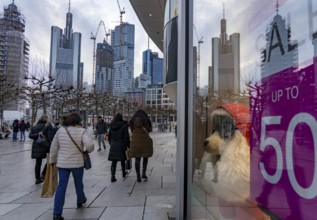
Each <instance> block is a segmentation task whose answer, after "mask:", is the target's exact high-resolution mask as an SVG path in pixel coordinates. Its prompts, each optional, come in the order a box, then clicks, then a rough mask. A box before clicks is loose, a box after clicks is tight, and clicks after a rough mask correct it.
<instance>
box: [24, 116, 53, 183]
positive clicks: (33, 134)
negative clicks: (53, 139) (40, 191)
mask: <svg viewBox="0 0 317 220" xmlns="http://www.w3.org/2000/svg"><path fill="white" fill-rule="evenodd" d="M49 124H50V122H49V118H48V116H47V115H42V117H41V118H40V119H39V120H38V121H37V123H36V124H35V125H34V126H33V127H32V129H31V131H30V133H29V138H31V139H33V143H32V155H31V156H32V159H35V184H39V183H42V182H43V180H44V176H45V172H46V166H44V169H43V171H42V175H41V166H42V159H43V158H46V154H47V153H48V152H49V151H48V150H49V149H48V148H45V147H42V146H40V145H39V144H38V142H37V139H38V138H39V136H40V135H43V130H44V129H45V127H46V126H48V125H49Z"/></svg>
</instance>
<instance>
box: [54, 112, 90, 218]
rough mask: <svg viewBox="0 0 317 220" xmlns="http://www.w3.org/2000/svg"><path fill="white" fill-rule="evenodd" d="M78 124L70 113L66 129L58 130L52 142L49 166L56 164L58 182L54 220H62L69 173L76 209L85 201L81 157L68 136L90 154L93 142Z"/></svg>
mask: <svg viewBox="0 0 317 220" xmlns="http://www.w3.org/2000/svg"><path fill="white" fill-rule="evenodd" d="M80 124H81V117H80V115H79V114H78V113H75V112H72V113H70V114H69V115H68V116H67V118H66V126H67V127H66V126H64V127H61V128H60V129H58V131H57V133H56V135H55V136H54V139H53V141H52V145H51V149H50V161H49V162H50V163H51V164H52V163H56V166H57V168H58V174H59V182H58V186H57V190H56V194H55V198H54V213H53V215H54V218H53V219H54V220H62V219H64V218H63V217H62V212H63V206H64V203H65V194H66V189H67V184H68V180H69V175H70V173H72V175H73V178H74V183H75V188H76V194H77V207H78V208H80V207H82V205H83V204H84V203H85V202H86V201H87V198H86V196H85V193H84V185H83V174H84V159H83V155H82V153H81V152H80V151H79V149H78V148H77V147H76V145H75V144H74V143H73V141H72V140H71V138H70V136H71V137H72V138H73V140H74V141H75V142H76V144H77V145H78V146H79V147H80V148H82V150H83V151H87V152H92V151H93V150H94V144H93V140H92V139H91V138H90V137H89V136H88V134H87V131H86V129H84V128H82V127H81V125H80ZM67 131H68V132H69V134H68V133H67ZM69 135H70V136H69Z"/></svg>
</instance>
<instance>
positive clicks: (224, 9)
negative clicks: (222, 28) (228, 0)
mask: <svg viewBox="0 0 317 220" xmlns="http://www.w3.org/2000/svg"><path fill="white" fill-rule="evenodd" d="M223 18H225V3H223Z"/></svg>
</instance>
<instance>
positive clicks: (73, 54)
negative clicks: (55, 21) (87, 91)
mask: <svg viewBox="0 0 317 220" xmlns="http://www.w3.org/2000/svg"><path fill="white" fill-rule="evenodd" d="M72 23H73V15H72V13H70V6H69V8H68V12H67V14H66V27H65V28H64V33H63V30H62V29H61V28H59V27H57V26H52V28H51V52H50V75H51V76H52V77H53V78H54V79H55V86H57V87H64V88H66V87H69V86H73V87H74V88H77V89H80V88H82V83H83V81H82V78H83V66H84V65H83V63H81V62H80V51H81V33H78V32H75V33H73V29H72Z"/></svg>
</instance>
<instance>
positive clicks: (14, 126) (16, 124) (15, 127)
mask: <svg viewBox="0 0 317 220" xmlns="http://www.w3.org/2000/svg"><path fill="white" fill-rule="evenodd" d="M12 131H13V137H12V138H13V140H14V141H17V140H18V132H19V120H18V119H15V120H14V121H13V124H12Z"/></svg>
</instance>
